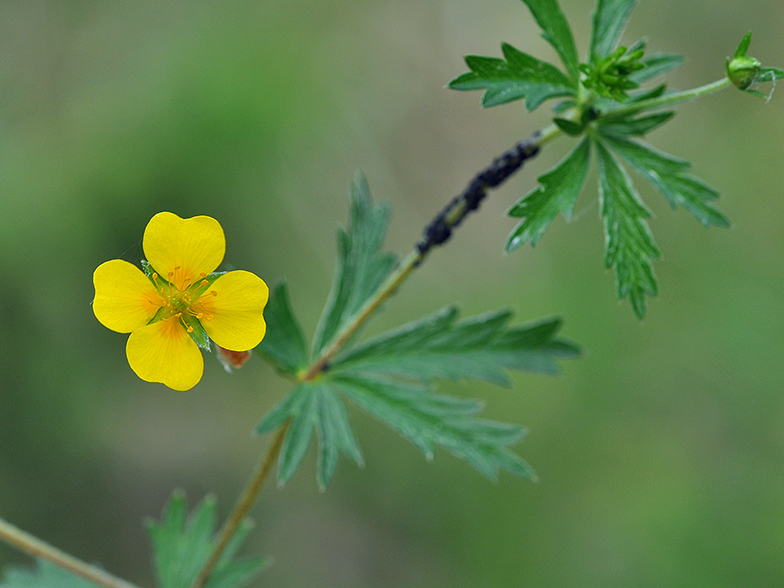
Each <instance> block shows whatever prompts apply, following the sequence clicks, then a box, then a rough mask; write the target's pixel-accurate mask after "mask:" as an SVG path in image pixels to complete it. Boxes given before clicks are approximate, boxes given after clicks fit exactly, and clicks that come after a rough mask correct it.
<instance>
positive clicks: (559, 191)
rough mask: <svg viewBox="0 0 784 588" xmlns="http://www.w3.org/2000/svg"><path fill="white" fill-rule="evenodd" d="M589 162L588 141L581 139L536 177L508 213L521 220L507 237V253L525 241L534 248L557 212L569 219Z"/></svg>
mask: <svg viewBox="0 0 784 588" xmlns="http://www.w3.org/2000/svg"><path fill="white" fill-rule="evenodd" d="M589 163H590V141H589V139H588V138H587V137H585V138H584V139H583V140H582V141H581V142H580V143H579V144H578V145H577V146H576V147H575V148H574V149H572V150H571V151H570V152H569V154H568V155H567V156H566V157H565V158H564V159H563V160H562V161H561V162H560V163H559V164H558V165H557V166H556V167H554V168H553V169H551V170H550V171H548V172H547V173H546V174H544V175H542V176H539V177H538V178H537V180H538V181H539V183H540V184H541V185H540V186H539V187H538V188H535V189H534V190H533V191H531V192H529V193H528V194H527V195H526V196H524V197H523V199H522V200H519V201H518V202H517V203H516V204H515V205H514V206H512V208H511V209H510V210H509V212H508V214H509V216H513V217H517V218H522V219H523V221H522V222H520V224H518V225H517V226H516V227H515V229H514V230H513V231H512V233H511V234H510V235H509V237H508V239H507V242H506V250H507V251H512V250H514V249H517V248H518V247H520V245H522V244H523V243H526V242H530V243H531V245H532V246H534V245H536V244H537V243H538V242H539V239H540V238H541V236H542V235H543V234H544V232H545V230H547V227H549V226H550V223H552V222H553V219H554V218H555V217H556V215H557V214H558V212H559V211H560V212H561V213H562V214H563V215H564V216H565V217H566V218H567V219H569V218H571V216H572V212H573V211H574V203H575V200H577V196H578V195H579V194H580V190H581V188H582V186H583V183H584V182H585V176H586V175H587V174H588V165H589Z"/></svg>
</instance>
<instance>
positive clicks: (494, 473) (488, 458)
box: [334, 374, 535, 480]
mask: <svg viewBox="0 0 784 588" xmlns="http://www.w3.org/2000/svg"><path fill="white" fill-rule="evenodd" d="M334 385H335V386H337V387H338V388H339V389H340V391H341V392H342V393H343V394H344V395H345V396H346V397H348V398H349V399H350V400H351V401H352V402H354V403H355V404H356V405H357V406H359V407H360V408H362V409H364V410H365V411H366V412H368V413H370V414H371V415H373V416H374V417H376V418H377V419H379V420H380V421H382V422H384V423H386V424H387V425H389V426H390V427H391V428H393V429H394V430H396V431H398V432H399V433H400V434H401V435H403V436H404V437H406V438H407V439H409V440H410V441H411V442H412V443H414V445H416V446H417V447H419V449H420V450H422V452H423V453H424V454H425V456H426V457H427V458H428V459H432V458H433V456H434V453H435V447H436V445H441V446H442V447H444V448H445V449H447V450H448V451H449V452H450V453H452V454H453V455H455V456H457V457H459V458H462V459H465V460H466V461H467V462H468V463H469V465H471V466H472V467H474V468H475V469H476V470H478V471H479V472H480V473H481V474H483V475H485V476H486V477H488V478H490V479H491V480H495V479H496V478H497V477H498V470H499V469H504V470H507V471H509V472H511V473H512V474H514V475H517V476H520V477H522V478H526V479H534V478H535V475H534V473H533V471H532V470H531V468H530V467H529V466H528V464H526V463H525V462H524V461H523V460H522V459H521V458H520V457H519V456H517V455H516V454H515V453H513V452H511V451H510V450H509V448H508V447H509V445H512V444H514V443H517V442H518V441H519V440H520V439H521V438H522V437H523V435H524V434H525V430H524V429H523V428H521V427H517V426H515V425H507V424H503V423H496V422H491V421H485V420H481V419H476V418H474V415H475V414H476V413H477V412H479V411H480V410H481V408H482V404H481V403H480V402H478V401H473V400H461V399H457V398H452V397H449V396H442V395H438V394H433V393H432V392H429V391H428V390H427V389H424V388H422V387H419V386H415V385H412V384H410V383H406V382H402V381H395V380H388V379H385V378H383V377H378V376H375V377H374V376H370V375H366V376H364V377H360V376H348V375H345V374H344V375H342V376H340V377H339V378H336V379H335V380H334Z"/></svg>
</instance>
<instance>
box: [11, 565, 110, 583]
mask: <svg viewBox="0 0 784 588" xmlns="http://www.w3.org/2000/svg"><path fill="white" fill-rule="evenodd" d="M35 561H36V565H35V567H33V568H28V567H23V566H13V567H8V568H6V570H5V571H4V573H3V578H2V581H0V588H96V586H98V584H93V583H92V582H90V581H88V580H85V579H84V578H82V577H80V576H76V575H74V574H72V573H71V572H68V571H66V570H64V569H63V568H61V567H59V566H56V565H54V564H52V563H49V562H48V561H45V560H43V559H37V560H35Z"/></svg>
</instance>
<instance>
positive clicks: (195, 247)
mask: <svg viewBox="0 0 784 588" xmlns="http://www.w3.org/2000/svg"><path fill="white" fill-rule="evenodd" d="M142 247H143V248H144V254H145V255H146V256H147V261H149V262H150V264H151V265H152V267H153V268H155V271H156V272H158V273H159V274H160V276H161V277H162V278H163V279H165V280H167V281H169V282H171V283H173V284H174V285H175V286H176V287H177V289H179V290H184V289H185V288H186V287H187V286H188V285H190V284H192V283H194V282H195V281H196V280H198V279H200V278H201V277H203V276H206V275H208V274H211V273H212V272H214V271H215V270H216V269H217V268H218V266H219V265H220V262H221V261H223V255H224V254H225V253H226V238H225V237H224V236H223V229H222V228H221V226H220V223H219V222H218V221H216V220H215V219H214V218H212V217H209V216H194V217H193V218H188V219H182V218H180V217H179V216H177V215H176V214H172V213H171V212H159V213H158V214H156V215H155V216H154V217H152V219H150V222H149V223H148V224H147V228H146V229H145V230H144V241H143V243H142Z"/></svg>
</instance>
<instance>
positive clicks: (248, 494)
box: [191, 421, 289, 588]
mask: <svg viewBox="0 0 784 588" xmlns="http://www.w3.org/2000/svg"><path fill="white" fill-rule="evenodd" d="M288 428H289V421H286V424H284V425H283V426H282V427H280V429H278V432H277V434H276V435H275V438H274V439H273V440H272V444H271V445H270V446H269V448H268V449H267V453H266V455H265V456H264V457H263V458H262V460H261V462H259V465H258V467H257V468H256V471H255V472H254V474H253V475H252V476H251V478H250V480H249V482H248V484H247V485H246V486H245V489H244V490H243V491H242V494H240V497H239V498H238V499H237V502H236V503H235V504H234V508H233V509H232V511H231V514H230V515H229V518H228V519H226V522H225V523H224V524H223V527H222V528H221V530H220V533H219V534H218V541H217V542H216V544H215V548H214V549H213V552H212V555H211V556H210V559H209V560H208V561H207V563H206V565H205V566H204V568H202V570H201V573H200V574H199V576H198V578H196V581H195V582H194V583H193V584H192V585H191V588H201V587H202V586H204V584H205V583H206V582H207V580H208V579H209V577H210V574H211V573H212V571H213V570H214V569H215V565H216V564H217V563H218V560H219V559H220V556H221V555H222V554H223V551H224V550H225V549H226V546H227V545H228V544H229V541H230V540H231V538H232V537H233V536H234V533H236V532H237V529H238V528H239V526H240V524H241V523H242V521H243V519H244V518H245V517H246V516H247V514H248V513H249V512H250V510H251V508H253V505H254V503H255V502H256V497H257V496H258V495H259V492H260V491H261V488H262V487H263V486H264V482H265V481H266V480H267V477H268V476H269V473H270V471H271V470H272V464H273V463H275V460H276V459H277V458H278V454H280V450H281V448H282V447H283V439H284V438H285V437H286V431H287V430H288Z"/></svg>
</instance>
